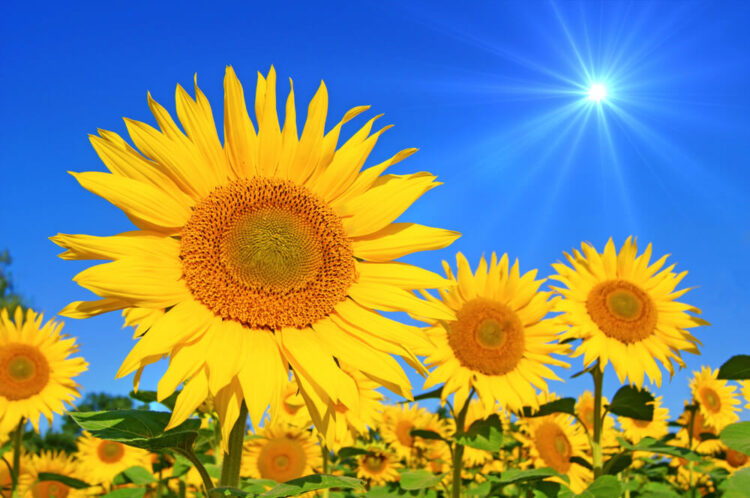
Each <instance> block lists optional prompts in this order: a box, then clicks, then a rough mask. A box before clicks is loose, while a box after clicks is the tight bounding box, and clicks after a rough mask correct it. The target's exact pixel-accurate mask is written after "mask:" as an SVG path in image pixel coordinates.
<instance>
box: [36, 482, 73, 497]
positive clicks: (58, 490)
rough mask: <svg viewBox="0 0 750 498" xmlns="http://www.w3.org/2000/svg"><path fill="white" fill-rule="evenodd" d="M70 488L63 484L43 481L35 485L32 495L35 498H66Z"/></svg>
mask: <svg viewBox="0 0 750 498" xmlns="http://www.w3.org/2000/svg"><path fill="white" fill-rule="evenodd" d="M68 493H70V488H69V487H68V486H66V485H65V484H63V483H61V482H55V481H42V482H38V483H36V484H34V487H33V488H32V489H31V495H32V496H33V497H34V498H65V497H66V496H68Z"/></svg>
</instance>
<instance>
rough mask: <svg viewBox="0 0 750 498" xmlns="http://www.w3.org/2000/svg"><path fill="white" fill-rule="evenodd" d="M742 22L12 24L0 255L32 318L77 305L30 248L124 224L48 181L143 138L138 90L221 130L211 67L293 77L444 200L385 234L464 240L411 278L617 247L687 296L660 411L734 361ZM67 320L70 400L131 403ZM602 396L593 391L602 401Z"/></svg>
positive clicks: (82, 329)
mask: <svg viewBox="0 0 750 498" xmlns="http://www.w3.org/2000/svg"><path fill="white" fill-rule="evenodd" d="M749 22H750V4H748V3H745V2H736V3H733V2H698V3H691V2H663V3H660V2H633V3H625V2H615V1H608V2H601V3H600V2H586V3H576V2H567V1H566V2H559V3H548V2H477V3H476V4H475V5H468V6H467V5H465V4H462V5H459V4H458V3H456V2H445V3H440V2H437V3H436V2H429V3H428V2H425V3H414V2H408V3H407V2H337V3H331V4H324V5H318V3H317V2H315V3H309V4H307V5H305V4H304V3H302V2H300V3H299V4H286V3H274V2H264V3H262V4H260V5H254V4H251V3H250V2H243V3H240V2H238V3H235V4H223V5H220V6H215V5H212V6H211V7H208V6H206V5H199V4H191V3H189V2H179V3H176V2H175V3H169V2H149V3H145V2H143V3H140V2H127V3H126V4H125V3H123V4H121V6H118V5H116V3H115V2H103V3H102V2H97V3H90V4H85V3H82V2H81V3H75V4H63V3H59V2H55V3H49V4H44V3H42V4H40V3H34V2H23V3H21V2H16V3H15V4H13V5H10V6H7V7H6V9H5V13H4V16H3V18H2V19H0V32H2V33H3V34H2V37H3V40H2V43H1V44H0V60H2V65H1V66H0V68H1V70H2V78H1V79H0V90H2V94H3V105H2V107H1V108H0V112H1V113H2V118H3V119H2V120H0V165H1V166H0V167H2V178H3V180H4V185H3V188H2V191H3V194H2V196H0V249H2V248H7V249H9V250H10V251H11V254H12V256H13V258H14V263H13V265H12V268H11V269H12V273H13V276H14V278H15V281H16V284H17V288H18V290H19V291H20V292H21V293H23V294H24V295H26V296H28V297H29V299H30V302H31V303H32V304H33V306H34V307H36V308H38V309H41V310H44V311H45V312H46V313H47V314H48V316H52V315H53V314H54V313H56V312H57V311H59V310H60V309H61V308H62V307H63V306H64V305H65V304H67V303H68V302H70V301H72V300H79V299H86V298H87V297H89V296H90V295H89V294H88V293H87V291H85V290H83V289H81V288H79V287H78V286H77V285H76V284H74V283H73V282H72V280H71V279H72V277H73V276H74V275H75V274H76V273H77V272H78V271H80V270H81V269H83V268H84V267H86V266H88V263H77V262H76V263H73V262H65V261H62V260H60V259H58V258H57V257H56V254H58V253H59V252H60V250H59V249H58V248H57V247H56V246H54V245H53V244H52V243H51V242H50V241H49V240H48V239H47V238H48V237H49V236H51V235H54V234H56V233H58V232H65V233H89V234H96V235H109V234H115V233H119V232H122V231H126V230H128V229H129V228H130V224H129V222H128V221H127V219H126V218H125V216H124V215H123V214H122V213H121V212H120V211H118V210H117V209H116V208H114V207H112V206H110V205H109V204H107V203H106V202H105V201H103V200H102V199H100V198H98V197H95V196H93V195H92V194H90V193H88V192H87V191H85V190H83V189H82V188H81V187H80V186H78V184H77V183H76V182H75V180H74V179H73V178H72V177H71V176H70V175H68V174H67V173H66V171H68V170H73V171H87V170H103V168H104V167H103V165H102V164H101V163H100V161H99V160H98V158H97V156H96V154H95V152H94V151H93V149H92V148H91V146H90V145H89V143H88V139H87V134H89V133H95V132H96V129H97V128H104V129H109V130H113V131H116V132H119V133H124V132H125V127H124V124H123V122H122V120H121V117H123V116H127V117H130V118H134V119H138V120H143V121H146V122H149V123H153V119H152V117H151V116H150V114H149V111H148V108H147V106H146V91H150V92H151V93H152V95H153V96H154V98H155V99H156V100H157V101H159V102H161V103H162V104H163V105H165V106H166V107H167V108H168V109H174V89H175V85H176V84H177V83H180V84H182V85H183V86H185V87H186V88H190V87H191V85H192V78H193V75H194V73H197V74H198V78H199V83H200V85H201V88H202V90H203V91H204V92H205V93H206V94H207V96H208V97H209V99H210V100H211V101H212V103H213V107H214V115H215V116H216V117H217V119H221V109H222V105H221V102H222V79H223V73H224V68H225V66H226V65H227V64H231V65H233V66H234V67H235V69H236V71H237V73H238V75H239V77H240V79H241V80H243V81H244V82H245V84H246V88H247V89H248V92H252V88H254V81H255V74H256V71H258V70H261V71H263V72H264V73H265V72H266V71H267V70H268V68H269V66H270V65H271V64H274V65H275V67H276V69H277V72H278V73H279V81H280V82H281V84H280V86H279V90H280V92H282V93H284V94H285V93H286V91H287V90H288V87H287V83H286V81H287V80H286V78H287V77H292V78H293V79H294V86H295V93H296V99H297V103H298V107H300V109H299V111H298V114H299V115H300V120H301V119H302V117H303V116H302V115H303V114H304V109H305V108H306V104H305V103H306V102H307V101H308V100H309V99H310V98H311V97H312V95H313V93H314V92H315V90H316V88H317V85H318V83H319V81H320V80H321V79H325V81H326V84H327V86H328V89H329V96H330V116H331V118H330V119H331V121H332V120H333V119H335V118H337V117H339V116H341V115H343V113H344V112H345V111H346V110H348V109H349V108H351V107H353V106H356V105H362V104H370V105H372V107H373V109H372V111H371V112H370V115H374V114H375V113H381V112H383V113H385V117H384V118H383V119H382V120H383V121H387V122H388V123H393V124H395V125H396V126H395V127H394V128H393V129H392V130H390V131H388V132H387V133H386V135H385V136H384V137H383V138H382V139H381V140H380V142H379V143H378V146H377V148H376V149H375V152H374V154H373V156H372V163H373V164H374V163H375V162H377V161H378V160H379V159H383V158H385V157H388V156H390V155H392V154H393V153H395V152H396V151H398V150H400V149H403V148H406V147H419V148H420V152H419V153H418V154H416V155H415V156H413V157H412V158H410V159H408V160H407V161H405V162H404V163H402V164H401V165H400V166H399V167H398V168H397V170H396V172H401V173H405V172H413V171H423V170H426V171H431V172H433V173H435V174H437V175H438V176H439V178H440V179H441V180H442V181H443V182H444V185H443V186H441V187H439V188H437V189H434V190H433V191H431V192H429V193H428V194H427V195H425V196H424V197H423V198H422V199H421V200H420V201H419V202H418V203H416V204H415V205H414V206H413V207H412V208H411V209H410V210H409V211H408V212H407V213H406V214H405V215H404V217H403V219H405V220H409V221H417V222H420V223H424V224H430V225H436V226H442V227H445V228H450V229H455V230H458V231H460V232H462V233H463V234H464V235H463V237H462V238H461V239H459V240H458V241H457V242H456V243H455V244H454V245H453V246H452V247H450V248H448V249H445V250H442V251H437V252H433V253H425V254H421V255H418V256H414V257H411V258H409V261H410V262H415V263H418V264H420V265H423V266H425V267H427V268H431V269H433V270H438V269H439V268H440V260H442V259H449V260H451V261H455V259H454V255H455V252H456V251H458V250H460V251H463V252H464V253H465V254H466V255H467V257H468V258H469V260H470V261H472V262H473V263H474V264H475V263H476V261H477V260H478V258H479V256H480V255H482V254H489V253H491V252H492V251H498V252H501V253H502V252H508V253H509V255H510V256H511V257H518V258H519V259H520V262H521V268H522V270H528V269H532V268H539V269H540V272H541V274H542V275H545V276H546V275H549V273H550V272H551V268H550V266H549V265H550V263H552V262H555V261H557V260H558V259H560V258H561V257H562V251H567V250H570V249H571V248H572V247H573V246H577V245H579V244H580V242H581V241H584V240H588V241H591V242H592V243H594V244H595V245H596V246H597V247H598V248H600V249H601V248H602V246H603V244H604V243H605V242H606V240H607V239H608V238H609V237H613V238H614V239H615V241H616V242H617V244H618V246H619V245H620V244H621V243H622V241H623V240H624V239H625V237H627V236H628V235H631V234H632V235H636V236H637V237H638V239H639V241H641V242H642V243H644V244H645V243H646V242H648V241H651V242H653V244H654V252H655V254H659V255H660V254H664V253H671V254H672V255H673V256H672V259H671V260H672V261H675V262H677V263H678V267H677V268H678V269H680V270H688V271H689V272H690V273H689V275H688V276H687V277H686V278H685V280H684V281H683V283H684V285H686V286H695V287H696V289H695V290H693V291H691V292H690V293H688V294H687V295H686V297H685V299H684V300H685V301H687V302H689V303H691V304H693V305H695V306H697V307H699V308H702V309H703V310H704V317H705V318H706V319H707V320H709V321H710V322H712V324H713V326H712V327H710V328H703V329H700V330H698V332H697V336H698V337H699V338H700V339H701V340H702V341H703V343H704V347H703V348H702V355H701V356H700V357H693V356H688V358H687V362H688V369H687V370H683V371H681V372H679V373H678V374H677V375H676V376H675V378H674V379H673V380H672V382H671V383H668V384H666V385H665V386H663V387H662V389H661V390H660V393H661V394H663V395H664V397H665V401H666V404H667V406H668V407H670V409H671V410H672V411H673V412H674V411H675V410H678V409H679V408H680V407H681V405H682V400H683V399H685V398H686V397H687V395H688V387H687V380H688V378H689V376H690V372H691V371H692V370H695V369H697V368H699V367H700V366H701V365H704V364H706V365H712V366H714V367H717V366H718V365H720V364H721V363H722V362H723V361H724V360H726V359H727V358H729V357H730V356H731V355H733V354H737V353H741V352H744V353H748V350H750V347H748V345H749V344H750V341H748V339H747V322H746V310H747V309H748V306H747V302H748V301H750V290H748V286H747V285H746V282H747V281H748V277H750V266H749V265H748V262H747V257H748V255H750V252H749V251H748V247H749V246H750V227H749V226H748V219H750V217H748V216H747V213H748V212H750V210H749V209H748V208H749V207H750V206H748V191H749V190H750V189H749V188H748V187H750V181H749V179H750V176H749V175H748V164H749V163H750V120H748V114H749V113H750V97H748V93H747V89H748V88H749V87H750V64H749V62H750V60H749V59H750V50H748V48H750V31H748V29H747V26H748V23H749ZM593 82H599V83H602V84H603V85H605V86H606V87H607V91H608V97H607V99H606V100H605V101H603V102H602V103H600V104H596V103H594V102H592V101H590V100H587V98H586V91H587V88H588V87H589V86H590V84H591V83H593ZM351 129H353V127H352V128H351ZM351 129H350V131H351ZM66 322H67V324H66V327H65V330H66V331H67V332H68V333H70V334H72V335H75V336H77V337H78V338H79V341H80V344H81V352H82V354H83V356H84V357H85V358H86V359H87V360H88V361H89V362H90V364H91V367H90V370H89V371H88V372H87V373H86V374H84V375H82V376H81V377H80V379H79V380H80V383H81V384H82V385H83V386H84V389H85V390H86V391H108V392H112V393H124V392H127V391H128V390H129V389H130V388H131V382H130V380H129V379H126V380H120V381H115V380H114V373H115V372H116V370H117V368H118V366H119V364H120V362H121V361H122V359H123V358H124V357H125V355H126V353H127V351H128V350H129V348H130V346H131V344H132V341H131V334H130V331H124V330H121V324H122V320H121V317H120V316H119V314H117V313H113V314H109V315H106V316H102V317H98V318H94V319H89V320H84V321H76V320H67V321H66ZM579 366H580V362H579V361H574V367H573V369H572V370H571V371H570V373H572V372H574V371H576V370H578V368H577V367H579ZM162 371H163V365H162V366H156V367H152V368H151V369H150V370H148V371H147V373H146V374H145V375H144V378H143V381H142V387H143V388H155V385H156V381H157V380H158V378H159V375H160V373H161V372H162ZM607 380H608V381H607ZM415 382H416V384H415V386H416V387H417V390H419V388H420V387H421V384H420V382H419V381H418V380H417V379H416V378H415ZM589 382H590V380H589V379H588V378H580V379H576V380H572V381H568V382H566V383H565V384H560V383H555V384H553V386H552V387H553V389H555V390H557V391H558V392H560V393H562V394H567V393H578V392H580V391H581V389H582V388H583V387H584V386H585V387H590V386H589ZM616 387H617V386H616V385H615V378H614V375H613V373H612V371H611V370H609V371H608V373H607V375H606V379H605V392H606V394H608V395H609V396H611V395H612V394H613V393H614V391H615V389H616Z"/></svg>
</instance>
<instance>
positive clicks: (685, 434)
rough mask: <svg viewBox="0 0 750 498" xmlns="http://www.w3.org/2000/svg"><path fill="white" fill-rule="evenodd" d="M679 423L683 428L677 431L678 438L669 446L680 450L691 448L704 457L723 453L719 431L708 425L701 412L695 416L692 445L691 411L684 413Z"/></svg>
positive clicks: (696, 412) (670, 441) (698, 411)
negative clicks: (677, 447)
mask: <svg viewBox="0 0 750 498" xmlns="http://www.w3.org/2000/svg"><path fill="white" fill-rule="evenodd" d="M677 422H678V423H679V424H680V425H681V426H682V427H681V428H680V430H678V431H677V435H676V437H675V438H674V439H671V440H669V442H668V444H672V445H675V446H679V447H680V448H689V449H691V450H693V451H696V452H698V453H701V454H703V455H715V454H717V453H719V452H720V451H721V448H722V444H721V440H719V431H718V430H717V429H716V427H714V426H712V425H711V424H709V423H708V421H707V420H706V418H705V417H704V416H703V413H702V412H701V410H696V411H695V414H694V415H693V425H692V445H691V444H690V440H691V432H690V411H688V410H685V411H684V412H682V414H681V415H680V417H679V418H678V419H677ZM704 438H705V439H704Z"/></svg>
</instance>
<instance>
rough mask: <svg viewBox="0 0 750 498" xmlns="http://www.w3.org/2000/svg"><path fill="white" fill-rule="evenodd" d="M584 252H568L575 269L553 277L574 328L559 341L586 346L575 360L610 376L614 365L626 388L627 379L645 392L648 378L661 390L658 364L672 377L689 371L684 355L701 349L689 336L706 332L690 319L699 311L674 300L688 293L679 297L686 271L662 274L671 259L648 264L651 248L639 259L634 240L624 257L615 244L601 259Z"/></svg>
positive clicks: (562, 268) (559, 266)
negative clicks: (683, 369)
mask: <svg viewBox="0 0 750 498" xmlns="http://www.w3.org/2000/svg"><path fill="white" fill-rule="evenodd" d="M581 250H582V252H579V251H578V250H576V249H574V250H573V254H572V255H570V254H568V253H565V256H566V258H567V259H568V262H569V263H570V264H571V266H572V268H571V267H569V266H567V265H565V264H563V263H556V264H553V265H552V266H553V268H554V269H555V271H557V275H554V276H553V277H551V278H553V279H555V280H558V281H560V282H561V283H562V284H563V285H565V288H560V287H554V289H555V290H556V291H557V292H559V293H560V294H561V295H562V296H563V297H564V299H562V300H561V301H559V304H558V307H557V311H561V312H562V315H561V317H560V318H561V319H562V320H564V321H565V322H566V323H567V324H568V325H570V329H569V330H568V331H567V332H566V333H565V334H563V335H561V336H560V340H565V339H583V341H582V343H581V344H580V345H579V346H578V347H577V348H576V350H575V352H574V354H573V356H574V357H575V356H580V355H583V362H584V365H585V366H586V367H588V366H589V365H590V364H591V363H593V362H594V361H597V360H599V361H601V368H602V369H604V367H605V366H606V365H607V363H608V362H610V361H611V362H612V366H613V367H614V369H615V372H616V373H617V376H618V378H619V379H620V382H622V383H624V382H625V379H629V381H630V383H631V384H634V385H636V386H638V387H641V386H642V385H643V379H644V374H645V375H647V376H648V377H649V379H651V381H655V382H656V384H657V385H661V378H662V374H661V370H660V369H659V366H658V364H657V361H658V362H660V363H661V364H662V365H664V366H665V367H666V368H667V370H669V372H670V375H671V374H672V373H674V363H677V365H679V366H680V367H684V366H685V363H684V362H683V361H682V358H681V356H680V352H681V351H687V352H690V353H695V354H698V347H697V345H698V344H699V341H698V340H697V339H696V338H695V337H693V336H692V335H690V333H689V332H688V331H687V330H686V329H688V328H691V327H696V326H698V325H708V323H707V322H706V321H704V320H702V319H700V318H697V317H695V316H693V315H690V314H688V313H687V312H688V311H690V312H693V313H700V310H698V309H697V308H694V307H692V306H690V305H687V304H684V303H680V302H678V301H675V300H676V299H677V298H679V297H680V296H682V295H683V294H685V293H686V292H687V291H688V290H689V289H682V290H679V291H675V287H676V286H677V284H679V282H680V281H681V280H682V279H683V278H684V277H685V275H686V274H687V272H682V273H679V274H676V273H673V272H672V270H673V269H674V265H672V266H669V267H668V268H665V269H662V267H663V266H664V263H665V261H666V259H667V256H664V257H662V258H660V259H659V260H658V261H656V262H654V263H653V264H649V261H650V259H651V244H649V245H648V247H647V248H646V251H645V252H644V253H643V254H641V255H640V256H636V253H637V250H638V249H637V247H636V243H635V239H632V238H630V237H628V239H627V240H626V241H625V244H623V246H622V248H621V249H620V253H619V254H617V253H616V251H615V245H614V243H613V242H612V239H610V240H609V241H608V242H607V245H606V246H605V247H604V253H602V254H599V253H597V252H596V249H594V247H593V246H592V245H590V244H587V243H583V244H581ZM660 270H661V271H660Z"/></svg>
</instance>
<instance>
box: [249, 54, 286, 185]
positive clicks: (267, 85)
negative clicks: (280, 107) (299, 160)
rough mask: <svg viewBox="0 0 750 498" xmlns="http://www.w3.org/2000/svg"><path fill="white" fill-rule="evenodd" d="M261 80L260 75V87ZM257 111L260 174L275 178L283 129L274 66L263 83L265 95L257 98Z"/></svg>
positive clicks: (257, 95) (258, 168) (258, 95)
mask: <svg viewBox="0 0 750 498" xmlns="http://www.w3.org/2000/svg"><path fill="white" fill-rule="evenodd" d="M261 79H262V77H261V76H260V75H259V76H258V85H259V87H260V86H261ZM261 99H262V102H261V103H260V105H258V104H259V102H260V101H261ZM255 110H256V112H257V113H258V114H257V117H258V166H257V170H258V174H259V175H262V176H267V177H270V176H274V175H275V174H276V167H277V166H278V162H279V156H280V152H281V129H280V128H279V116H278V113H277V112H276V70H275V69H274V68H273V66H271V70H270V71H268V77H267V78H266V79H265V80H264V81H263V93H262V94H260V93H258V94H256V96H255ZM258 111H260V112H258Z"/></svg>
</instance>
